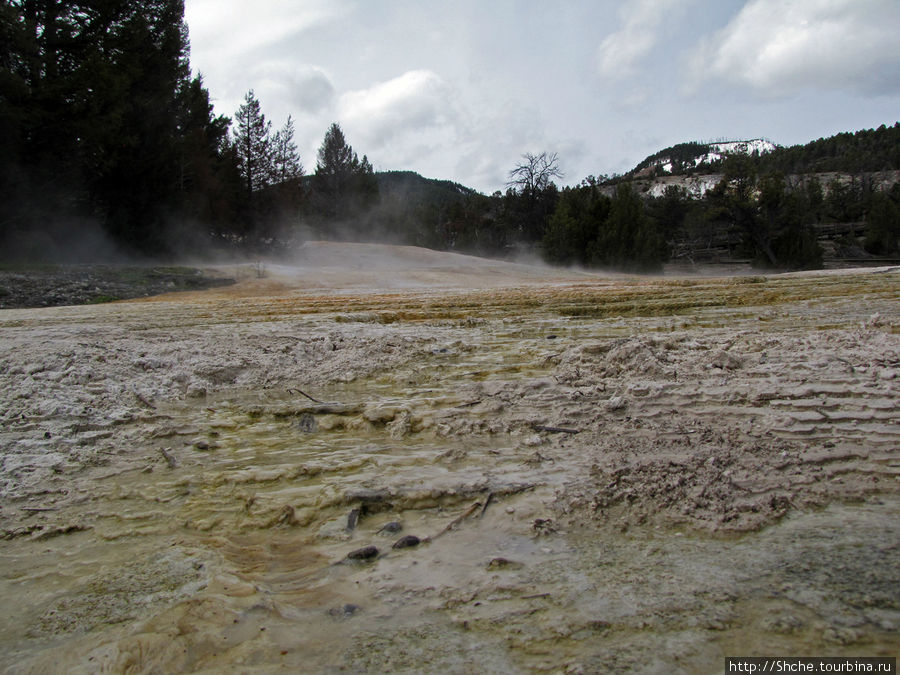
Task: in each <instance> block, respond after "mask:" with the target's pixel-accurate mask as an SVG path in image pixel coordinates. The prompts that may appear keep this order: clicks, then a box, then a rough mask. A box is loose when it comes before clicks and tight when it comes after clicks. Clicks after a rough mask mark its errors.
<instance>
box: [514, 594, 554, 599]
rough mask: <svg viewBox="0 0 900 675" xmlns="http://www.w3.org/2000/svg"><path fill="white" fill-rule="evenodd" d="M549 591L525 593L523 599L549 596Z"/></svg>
mask: <svg viewBox="0 0 900 675" xmlns="http://www.w3.org/2000/svg"><path fill="white" fill-rule="evenodd" d="M549 597H550V594H549V593H535V594H534V595H523V596H522V597H521V598H520V599H521V600H533V599H534V598H549Z"/></svg>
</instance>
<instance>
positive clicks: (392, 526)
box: [378, 520, 403, 534]
mask: <svg viewBox="0 0 900 675" xmlns="http://www.w3.org/2000/svg"><path fill="white" fill-rule="evenodd" d="M402 529H403V525H402V524H400V521H397V520H392V521H391V522H389V523H387V524H386V525H385V526H384V527H382V528H381V529H380V530H378V534H382V533H387V534H393V533H395V532H399V531H400V530H402Z"/></svg>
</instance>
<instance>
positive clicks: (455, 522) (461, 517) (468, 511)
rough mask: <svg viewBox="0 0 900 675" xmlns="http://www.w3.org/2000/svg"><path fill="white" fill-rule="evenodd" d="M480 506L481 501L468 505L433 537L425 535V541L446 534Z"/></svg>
mask: <svg viewBox="0 0 900 675" xmlns="http://www.w3.org/2000/svg"><path fill="white" fill-rule="evenodd" d="M480 506H481V502H475V503H474V504H472V506H470V507H469V508H467V509H466V510H465V511H464V512H463V513H462V515H459V516H457V517H456V518H454V519H453V520H451V521H450V523H449V524H448V525H447V527H445V528H444V529H443V530H441V531H440V532H438V533H437V534H436V535H434V536H433V537H427V538H426V539H425V541H433V540H435V539H437V538H438V537H440V536H441V535H443V534H447V532H449V531H450V530H452V529H453V528H454V527H456V526H457V525H459V524H460V523H461V522H462V521H464V520H465V519H466V518H468V517H469V516H471V515H472V514H473V513H475V511H477V510H478V508H479V507H480Z"/></svg>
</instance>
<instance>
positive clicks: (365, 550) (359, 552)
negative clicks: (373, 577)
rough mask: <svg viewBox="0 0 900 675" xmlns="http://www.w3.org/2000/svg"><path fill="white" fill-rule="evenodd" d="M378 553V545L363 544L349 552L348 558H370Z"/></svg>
mask: <svg viewBox="0 0 900 675" xmlns="http://www.w3.org/2000/svg"><path fill="white" fill-rule="evenodd" d="M377 555H378V547H377V546H363V547H362V548H358V549H356V550H355V551H350V553H348V554H347V559H348V560H370V559H372V558H374V557H375V556H377Z"/></svg>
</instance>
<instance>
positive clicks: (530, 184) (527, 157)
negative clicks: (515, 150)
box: [506, 152, 563, 195]
mask: <svg viewBox="0 0 900 675" xmlns="http://www.w3.org/2000/svg"><path fill="white" fill-rule="evenodd" d="M522 159H523V160H524V161H522V162H520V163H519V164H517V165H516V168H514V169H513V170H512V171H510V172H509V180H508V181H507V183H506V186H507V187H510V188H513V189H515V190H517V191H518V192H520V193H521V194H528V195H534V194H536V193H539V192H542V191H543V190H545V189H546V188H547V186H548V185H550V181H551V180H552V179H553V178H562V177H563V174H562V172H561V171H560V170H559V157H558V156H557V154H556V153H555V152H552V153H547V152H542V153H541V154H539V155H533V154H531V153H530V152H526V153H525V154H524V155H522Z"/></svg>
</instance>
